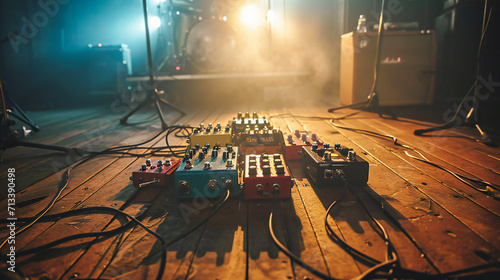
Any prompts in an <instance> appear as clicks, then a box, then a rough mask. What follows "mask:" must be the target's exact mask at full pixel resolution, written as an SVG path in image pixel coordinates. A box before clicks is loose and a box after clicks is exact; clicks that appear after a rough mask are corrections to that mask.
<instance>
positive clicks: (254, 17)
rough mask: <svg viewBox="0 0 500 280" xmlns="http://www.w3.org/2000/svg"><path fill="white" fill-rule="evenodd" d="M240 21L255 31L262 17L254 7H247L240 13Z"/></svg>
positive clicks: (256, 7)
mask: <svg viewBox="0 0 500 280" xmlns="http://www.w3.org/2000/svg"><path fill="white" fill-rule="evenodd" d="M240 20H241V21H242V22H243V24H244V25H246V26H247V27H249V28H252V29H255V28H257V26H258V25H259V24H261V23H262V20H263V15H262V13H261V11H260V9H259V7H258V6H256V5H248V6H246V7H244V8H243V9H242V10H241V12H240Z"/></svg>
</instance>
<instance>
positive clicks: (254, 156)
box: [248, 155, 257, 160]
mask: <svg viewBox="0 0 500 280" xmlns="http://www.w3.org/2000/svg"><path fill="white" fill-rule="evenodd" d="M256 159H257V156H256V155H249V156H248V160H256Z"/></svg>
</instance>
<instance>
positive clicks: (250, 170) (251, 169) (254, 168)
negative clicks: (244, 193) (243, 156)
mask: <svg viewBox="0 0 500 280" xmlns="http://www.w3.org/2000/svg"><path fill="white" fill-rule="evenodd" d="M248 175H257V166H249V167H248Z"/></svg>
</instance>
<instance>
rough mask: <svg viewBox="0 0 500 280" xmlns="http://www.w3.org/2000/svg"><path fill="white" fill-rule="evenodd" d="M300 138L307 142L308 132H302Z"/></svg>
mask: <svg viewBox="0 0 500 280" xmlns="http://www.w3.org/2000/svg"><path fill="white" fill-rule="evenodd" d="M300 139H301V140H302V141H304V142H307V133H302V136H301V137H300Z"/></svg>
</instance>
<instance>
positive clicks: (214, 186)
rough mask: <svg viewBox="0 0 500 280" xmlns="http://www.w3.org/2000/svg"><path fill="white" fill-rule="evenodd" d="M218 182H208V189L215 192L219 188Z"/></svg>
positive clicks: (213, 180)
mask: <svg viewBox="0 0 500 280" xmlns="http://www.w3.org/2000/svg"><path fill="white" fill-rule="evenodd" d="M217 185H218V183H217V180H215V179H210V181H208V189H210V190H211V191H213V190H215V189H216V188H217Z"/></svg>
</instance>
